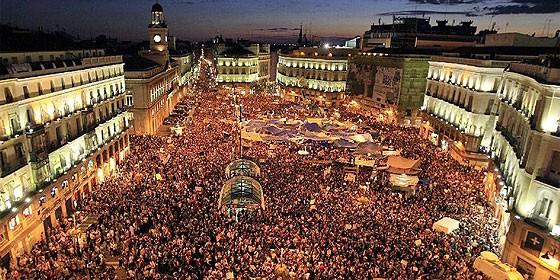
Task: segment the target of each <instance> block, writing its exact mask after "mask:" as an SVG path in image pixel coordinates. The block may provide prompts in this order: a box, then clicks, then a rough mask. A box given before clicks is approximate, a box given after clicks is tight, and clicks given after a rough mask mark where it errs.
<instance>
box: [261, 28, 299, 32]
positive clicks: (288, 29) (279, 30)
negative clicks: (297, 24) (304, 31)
mask: <svg viewBox="0 0 560 280" xmlns="http://www.w3.org/2000/svg"><path fill="white" fill-rule="evenodd" d="M296 30H299V28H288V27H271V28H257V29H255V31H267V32H289V31H296Z"/></svg>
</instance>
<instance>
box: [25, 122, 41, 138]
mask: <svg viewBox="0 0 560 280" xmlns="http://www.w3.org/2000/svg"><path fill="white" fill-rule="evenodd" d="M44 132H45V125H44V124H36V123H30V124H28V126H27V127H26V129H25V134H26V135H27V136H34V135H38V134H41V133H44Z"/></svg>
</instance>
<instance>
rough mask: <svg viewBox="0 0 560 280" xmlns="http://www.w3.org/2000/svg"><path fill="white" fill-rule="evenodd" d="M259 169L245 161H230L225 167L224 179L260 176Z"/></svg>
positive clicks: (252, 163)
mask: <svg viewBox="0 0 560 280" xmlns="http://www.w3.org/2000/svg"><path fill="white" fill-rule="evenodd" d="M260 175H261V169H260V168H259V166H258V165H257V164H256V163H254V162H252V161H250V160H247V159H238V160H235V161H232V162H231V163H230V164H228V166H227V167H226V177H228V178H231V177H234V176H250V177H255V176H260Z"/></svg>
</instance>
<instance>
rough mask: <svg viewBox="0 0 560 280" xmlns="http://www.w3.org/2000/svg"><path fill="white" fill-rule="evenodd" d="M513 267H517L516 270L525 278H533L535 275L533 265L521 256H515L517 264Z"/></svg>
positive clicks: (528, 279) (529, 279)
mask: <svg viewBox="0 0 560 280" xmlns="http://www.w3.org/2000/svg"><path fill="white" fill-rule="evenodd" d="M515 268H517V271H519V273H521V275H523V276H524V277H525V279H527V280H531V279H533V276H534V275H535V267H534V266H533V265H531V264H530V263H528V262H527V261H525V260H523V259H522V258H517V265H516V266H515Z"/></svg>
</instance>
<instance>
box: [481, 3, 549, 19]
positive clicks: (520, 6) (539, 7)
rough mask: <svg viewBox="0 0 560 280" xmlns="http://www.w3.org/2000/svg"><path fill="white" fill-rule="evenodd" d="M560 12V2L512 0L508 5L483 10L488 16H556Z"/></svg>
mask: <svg viewBox="0 0 560 280" xmlns="http://www.w3.org/2000/svg"><path fill="white" fill-rule="evenodd" d="M558 12H560V1H559V0H511V1H510V2H509V3H508V4H501V5H497V6H488V7H484V8H482V13H484V14H486V15H510V14H554V13H558Z"/></svg>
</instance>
